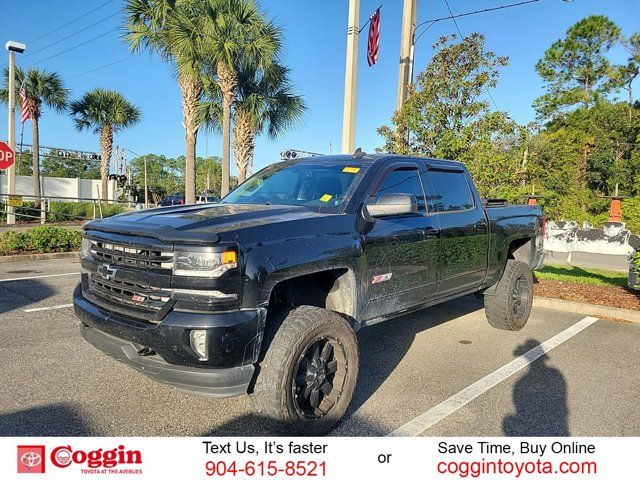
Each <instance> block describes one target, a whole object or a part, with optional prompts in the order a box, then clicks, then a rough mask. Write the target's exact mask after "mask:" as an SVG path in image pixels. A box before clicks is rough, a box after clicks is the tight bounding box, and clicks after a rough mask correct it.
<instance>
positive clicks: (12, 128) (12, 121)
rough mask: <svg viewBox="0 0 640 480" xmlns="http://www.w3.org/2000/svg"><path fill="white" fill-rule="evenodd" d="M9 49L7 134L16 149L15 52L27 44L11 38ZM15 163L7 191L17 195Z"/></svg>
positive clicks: (11, 220) (10, 222) (10, 220)
mask: <svg viewBox="0 0 640 480" xmlns="http://www.w3.org/2000/svg"><path fill="white" fill-rule="evenodd" d="M4 47H5V48H6V49H7V51H8V52H9V105H8V109H9V122H8V124H9V125H8V127H9V132H8V135H7V139H8V140H9V147H11V149H12V150H13V151H15V149H16V138H15V134H16V117H15V107H16V89H15V82H16V79H15V76H16V72H15V70H16V66H15V58H14V54H15V53H23V52H24V51H25V50H26V49H27V46H26V45H25V44H24V43H20V42H14V41H12V40H9V41H8V42H7V43H6V44H5V46H4ZM15 168H16V167H15V165H11V166H10V167H9V168H8V170H7V192H8V193H9V195H15V193H16V170H15ZM14 223H16V217H15V215H14V210H13V207H12V206H9V204H8V203H7V224H8V225H13V224H14Z"/></svg>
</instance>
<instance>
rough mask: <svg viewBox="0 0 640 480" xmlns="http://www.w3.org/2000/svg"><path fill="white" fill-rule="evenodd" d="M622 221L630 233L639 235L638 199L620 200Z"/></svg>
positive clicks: (639, 201) (639, 208)
mask: <svg viewBox="0 0 640 480" xmlns="http://www.w3.org/2000/svg"><path fill="white" fill-rule="evenodd" d="M622 221H623V222H625V223H626V225H627V228H628V229H629V230H631V233H635V234H636V235H640V197H633V198H628V199H626V200H622Z"/></svg>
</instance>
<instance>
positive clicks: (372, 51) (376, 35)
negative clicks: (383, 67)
mask: <svg viewBox="0 0 640 480" xmlns="http://www.w3.org/2000/svg"><path fill="white" fill-rule="evenodd" d="M379 40H380V9H377V10H376V11H375V12H374V14H373V15H371V18H370V19H369V41H368V42H367V62H368V63H369V66H370V67H371V66H373V65H375V64H376V62H377V61H378V47H379V44H378V41H379Z"/></svg>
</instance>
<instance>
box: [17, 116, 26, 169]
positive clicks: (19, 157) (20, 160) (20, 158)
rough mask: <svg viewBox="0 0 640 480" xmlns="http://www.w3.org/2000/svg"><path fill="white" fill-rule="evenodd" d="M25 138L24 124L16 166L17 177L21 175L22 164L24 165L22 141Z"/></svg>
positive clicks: (21, 129)
mask: <svg viewBox="0 0 640 480" xmlns="http://www.w3.org/2000/svg"><path fill="white" fill-rule="evenodd" d="M23 137H24V122H22V127H21V128H20V153H19V156H18V165H16V175H20V163H22V139H23Z"/></svg>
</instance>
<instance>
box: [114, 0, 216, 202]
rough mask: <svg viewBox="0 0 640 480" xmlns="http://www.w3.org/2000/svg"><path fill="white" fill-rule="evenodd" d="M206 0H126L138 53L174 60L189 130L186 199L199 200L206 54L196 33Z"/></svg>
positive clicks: (129, 28)
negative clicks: (199, 113)
mask: <svg viewBox="0 0 640 480" xmlns="http://www.w3.org/2000/svg"><path fill="white" fill-rule="evenodd" d="M205 3H206V2H204V1H202V0H126V3H125V7H124V11H125V16H126V23H125V28H126V30H127V33H126V34H125V35H124V39H125V41H126V42H127V43H128V44H129V46H130V48H131V50H132V51H134V52H138V51H140V50H142V49H146V50H149V51H151V52H156V53H159V54H160V56H161V58H162V59H164V60H165V61H169V62H172V63H173V67H174V71H175V73H176V76H177V79H178V85H179V87H180V93H181V96H182V126H183V127H184V130H185V147H186V152H185V153H186V154H185V201H186V203H195V201H196V198H195V193H196V142H197V139H198V129H199V124H198V122H197V113H196V112H197V108H198V102H199V101H200V99H201V96H202V79H201V72H202V55H201V52H200V50H199V48H200V44H199V43H197V42H194V41H193V37H192V33H193V32H202V31H203V25H202V20H203V18H204V17H203V15H202V10H203V8H204V7H205Z"/></svg>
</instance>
